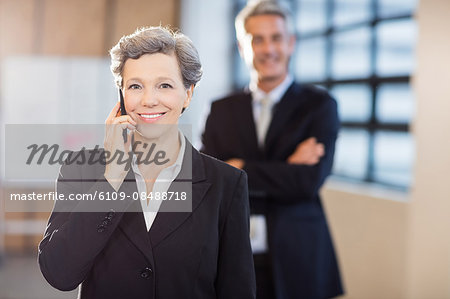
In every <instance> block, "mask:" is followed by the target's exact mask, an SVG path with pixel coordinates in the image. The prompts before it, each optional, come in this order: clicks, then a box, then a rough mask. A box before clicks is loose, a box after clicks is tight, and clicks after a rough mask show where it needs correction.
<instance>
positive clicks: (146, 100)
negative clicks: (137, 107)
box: [141, 90, 159, 107]
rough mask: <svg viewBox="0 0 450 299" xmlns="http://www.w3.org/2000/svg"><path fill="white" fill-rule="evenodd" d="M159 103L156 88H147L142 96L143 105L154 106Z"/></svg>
mask: <svg viewBox="0 0 450 299" xmlns="http://www.w3.org/2000/svg"><path fill="white" fill-rule="evenodd" d="M158 104H159V99H158V94H157V92H155V91H154V90H146V91H145V92H144V94H143V95H142V98H141V105H142V106H147V107H154V106H156V105H158Z"/></svg>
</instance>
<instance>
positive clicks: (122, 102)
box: [119, 89, 128, 143]
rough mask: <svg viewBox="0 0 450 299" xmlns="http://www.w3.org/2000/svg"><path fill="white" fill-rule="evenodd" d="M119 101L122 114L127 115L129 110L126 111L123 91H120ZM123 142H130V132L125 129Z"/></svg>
mask: <svg viewBox="0 0 450 299" xmlns="http://www.w3.org/2000/svg"><path fill="white" fill-rule="evenodd" d="M119 99H120V114H121V115H127V110H125V101H124V100H123V93H122V89H119ZM122 136H123V142H124V143H127V141H128V131H127V129H123V131H122Z"/></svg>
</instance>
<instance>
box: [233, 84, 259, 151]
mask: <svg viewBox="0 0 450 299" xmlns="http://www.w3.org/2000/svg"><path fill="white" fill-rule="evenodd" d="M232 110H233V111H231V115H235V116H236V118H235V124H236V125H237V126H236V128H235V130H236V133H237V134H239V135H240V138H239V140H240V141H241V142H242V144H240V145H239V147H241V148H245V149H254V150H255V152H253V153H252V154H251V156H253V157H255V155H256V156H259V155H260V154H261V153H260V152H259V146H258V136H257V135H256V124H255V117H254V115H253V106H252V95H251V94H250V93H248V92H246V93H244V94H243V95H242V98H241V99H238V101H235V105H233V106H232Z"/></svg>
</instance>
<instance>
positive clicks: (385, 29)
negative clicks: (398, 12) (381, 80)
mask: <svg viewBox="0 0 450 299" xmlns="http://www.w3.org/2000/svg"><path fill="white" fill-rule="evenodd" d="M376 36H377V41H378V49H377V50H378V53H377V63H376V71H377V73H378V75H379V76H392V75H408V74H410V73H412V72H413V71H414V47H415V44H416V37H417V28H416V23H415V21H414V20H401V21H390V22H383V23H380V24H379V25H378V26H377V28H376Z"/></svg>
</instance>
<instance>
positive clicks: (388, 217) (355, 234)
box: [0, 0, 450, 299]
mask: <svg viewBox="0 0 450 299" xmlns="http://www.w3.org/2000/svg"><path fill="white" fill-rule="evenodd" d="M282 2H284V3H285V5H286V6H288V7H289V8H290V11H291V12H292V14H293V15H294V18H295V25H296V34H297V48H296V51H295V54H294V56H293V57H292V61H291V71H292V73H293V74H294V76H295V78H296V80H298V81H300V82H303V83H312V84H316V85H318V86H321V87H323V88H326V89H328V90H329V91H330V92H331V93H332V94H333V95H334V96H335V98H336V100H337V101H338V104H339V113H340V118H341V121H342V130H341V132H340V134H339V138H338V142H337V150H336V155H335V163H334V168H333V175H332V177H330V179H329V180H328V181H327V183H326V185H325V187H324V188H323V192H322V193H323V199H324V204H325V208H326V212H327V215H328V221H329V224H330V227H331V230H332V234H333V238H334V242H335V247H336V249H337V254H338V258H339V262H340V266H341V271H342V275H343V280H344V285H345V289H346V295H345V296H343V297H342V298H346V299H347V298H348V299H350V298H427V299H428V298H439V299H441V298H450V233H449V232H450V192H449V188H448V186H450V175H449V174H448V172H449V169H450V118H449V117H448V113H449V112H450V100H449V98H450V55H449V53H450V37H449V35H448V32H447V31H446V30H447V29H448V28H450V1H448V0H422V1H420V2H419V1H418V0H286V1H282ZM245 3H246V1H244V0H215V1H208V0H0V123H1V124H2V130H1V131H0V138H1V139H0V140H2V141H1V142H2V143H4V142H5V139H4V137H5V129H4V128H5V126H4V125H5V124H101V123H103V122H104V120H105V118H106V116H107V115H108V114H109V111H110V110H111V109H112V107H113V106H114V104H115V102H116V101H117V91H116V88H115V86H114V83H113V77H112V75H111V73H110V71H109V57H108V50H109V49H110V48H111V47H112V46H113V45H114V44H115V43H117V41H118V40H119V38H120V37H121V36H122V35H124V34H129V33H132V32H133V31H134V30H135V29H136V28H137V27H141V26H149V25H159V24H162V25H171V26H172V27H174V28H179V29H181V31H182V32H183V33H185V34H187V35H188V36H189V37H190V38H191V39H192V40H193V42H194V44H195V45H196V47H197V49H198V50H199V53H200V58H201V60H202V63H203V69H204V77H203V79H202V81H201V82H200V84H199V86H198V87H197V88H196V91H195V94H194V100H193V101H192V104H191V106H190V107H189V109H188V110H187V111H186V113H185V114H184V115H183V117H182V120H181V122H182V123H185V124H189V125H190V126H191V127H192V142H193V144H194V145H196V146H199V145H200V135H201V132H202V128H203V125H204V120H205V118H206V115H207V113H208V110H209V103H210V102H211V101H212V100H214V99H217V98H219V97H221V96H223V95H224V94H226V93H228V92H230V91H233V90H236V89H239V88H242V87H244V86H245V85H246V84H247V82H248V72H247V70H246V68H245V65H244V64H243V62H242V61H241V59H240V57H239V53H238V50H237V46H236V41H235V31H234V17H235V16H236V14H237V12H238V11H239V10H240V9H241V8H242V7H243V6H244V5H245ZM0 151H1V157H2V159H1V160H0V161H1V162H0V163H1V164H2V165H1V181H0V188H1V192H0V196H2V201H1V206H0V299H7V298H21V299H27V298H30V299H31V298H33V299H37V298H75V297H76V292H75V291H74V292H69V293H63V292H59V291H56V290H53V289H52V288H51V287H50V286H48V285H47V284H46V282H45V281H44V279H43V278H42V277H41V274H40V272H39V269H38V266H37V263H36V256H37V245H38V242H39V240H40V239H41V238H42V233H43V231H44V229H45V225H46V220H47V217H48V216H49V213H50V211H51V205H49V206H48V211H47V212H36V211H33V209H30V208H29V203H24V207H23V210H22V211H20V209H19V211H17V210H16V211H10V210H8V209H6V208H5V205H4V202H5V200H7V199H8V198H9V194H11V193H31V192H33V191H34V192H42V193H44V192H49V191H51V190H53V187H54V186H53V183H50V182H47V183H41V184H29V183H27V182H17V181H11V180H8V179H6V177H5V170H4V164H5V158H4V144H2V146H1V149H0ZM55 177H56V174H55ZM25 205H28V206H25Z"/></svg>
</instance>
